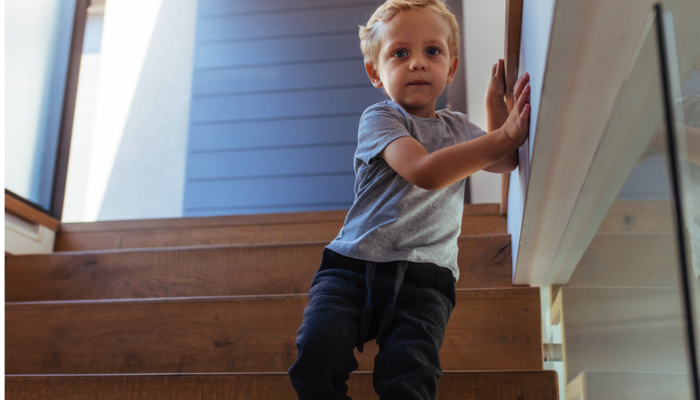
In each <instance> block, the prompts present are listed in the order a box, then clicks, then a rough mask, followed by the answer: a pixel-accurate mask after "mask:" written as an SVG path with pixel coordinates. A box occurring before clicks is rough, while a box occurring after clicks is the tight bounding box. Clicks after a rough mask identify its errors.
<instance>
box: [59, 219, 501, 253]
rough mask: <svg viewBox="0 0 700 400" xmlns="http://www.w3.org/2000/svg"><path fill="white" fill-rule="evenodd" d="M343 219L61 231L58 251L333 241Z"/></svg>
mask: <svg viewBox="0 0 700 400" xmlns="http://www.w3.org/2000/svg"><path fill="white" fill-rule="evenodd" d="M342 226H343V220H342V219H341V220H337V221H319V222H306V223H294V224H288V223H285V224H268V225H244V226H214V227H189V228H180V229H158V228H153V229H143V228H141V229H135V230H119V231H95V232H63V233H61V232H59V234H58V235H57V237H56V251H81V250H106V249H133V248H153V247H182V246H219V245H232V244H261V243H303V242H326V243H328V242H330V241H331V240H333V239H334V238H335V237H336V236H337V235H338V232H340V228H341V227H342ZM504 233H506V225H505V217H502V216H499V215H468V216H465V217H463V218H462V234H463V235H490V234H504Z"/></svg>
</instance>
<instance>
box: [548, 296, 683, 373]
mask: <svg viewBox="0 0 700 400" xmlns="http://www.w3.org/2000/svg"><path fill="white" fill-rule="evenodd" d="M681 304H682V303H681V292H680V290H678V289H669V288H572V287H562V288H561V289H560V291H559V295H558V296H557V300H555V302H554V305H553V307H552V310H551V313H552V323H553V324H556V323H558V322H560V323H561V330H562V348H563V358H564V377H563V379H565V382H568V381H570V380H572V379H573V378H574V377H576V376H577V375H578V374H579V373H581V372H582V371H589V370H593V371H595V370H599V371H628V372H634V371H645V372H686V371H687V370H688V360H687V357H688V355H687V348H686V342H685V324H684V317H683V313H682V308H681V307H682V306H681Z"/></svg>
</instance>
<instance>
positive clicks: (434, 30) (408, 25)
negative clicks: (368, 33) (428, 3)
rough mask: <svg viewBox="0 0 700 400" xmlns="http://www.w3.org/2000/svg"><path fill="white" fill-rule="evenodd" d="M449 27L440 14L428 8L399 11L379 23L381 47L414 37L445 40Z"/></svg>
mask: <svg viewBox="0 0 700 400" xmlns="http://www.w3.org/2000/svg"><path fill="white" fill-rule="evenodd" d="M449 36H450V29H449V25H448V22H447V20H446V19H445V17H443V16H442V15H440V14H438V13H437V12H435V11H433V10H430V9H415V10H406V11H400V12H398V13H397V14H396V15H394V16H393V17H392V18H391V19H389V20H388V21H384V22H383V23H382V24H381V27H380V31H379V39H380V42H381V43H382V46H381V47H385V46H387V45H396V44H401V43H407V42H409V41H413V40H416V39H421V40H423V41H444V42H447V41H448V40H449Z"/></svg>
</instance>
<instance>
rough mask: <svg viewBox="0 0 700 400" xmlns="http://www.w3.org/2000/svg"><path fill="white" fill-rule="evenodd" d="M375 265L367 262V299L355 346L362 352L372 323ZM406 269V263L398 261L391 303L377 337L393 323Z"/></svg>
mask: <svg viewBox="0 0 700 400" xmlns="http://www.w3.org/2000/svg"><path fill="white" fill-rule="evenodd" d="M376 267H377V266H376V264H375V263H374V262H372V261H368V262H367V270H366V277H367V299H366V300H365V306H364V308H363V309H362V316H361V317H360V338H359V342H358V344H357V350H359V351H360V353H361V352H362V350H363V348H364V344H365V342H366V341H367V336H368V335H369V327H370V323H371V322H372V286H373V285H374V274H375V271H376ZM407 269H408V263H407V262H406V261H399V263H398V267H397V268H396V276H395V278H394V293H393V296H392V297H391V302H390V303H389V306H388V307H387V309H386V311H385V312H384V317H383V318H382V322H381V324H380V325H379V332H378V334H377V337H380V336H381V334H382V332H384V330H385V329H387V328H388V327H389V326H390V325H391V323H392V322H393V321H394V311H395V310H396V299H397V298H398V297H399V290H400V289H401V285H402V284H403V279H404V276H406V270H407Z"/></svg>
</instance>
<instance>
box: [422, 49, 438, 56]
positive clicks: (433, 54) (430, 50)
mask: <svg viewBox="0 0 700 400" xmlns="http://www.w3.org/2000/svg"><path fill="white" fill-rule="evenodd" d="M425 52H426V53H428V55H430V56H436V55H438V54H440V50H439V49H437V48H435V47H431V48H429V49H428V50H426V51H425Z"/></svg>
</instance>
